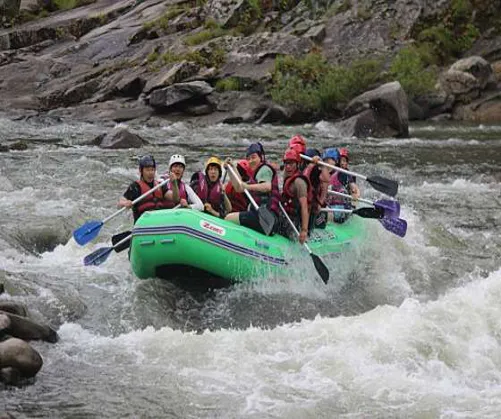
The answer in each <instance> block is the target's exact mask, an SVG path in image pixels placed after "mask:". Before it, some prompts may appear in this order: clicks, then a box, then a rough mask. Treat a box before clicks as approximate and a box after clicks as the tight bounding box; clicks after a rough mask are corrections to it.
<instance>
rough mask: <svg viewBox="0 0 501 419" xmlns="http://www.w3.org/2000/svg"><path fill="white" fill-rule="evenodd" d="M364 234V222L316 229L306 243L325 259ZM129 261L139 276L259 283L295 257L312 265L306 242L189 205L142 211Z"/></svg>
mask: <svg viewBox="0 0 501 419" xmlns="http://www.w3.org/2000/svg"><path fill="white" fill-rule="evenodd" d="M363 233H364V220H363V219H361V218H360V217H350V219H349V220H348V221H347V222H345V223H343V224H329V225H328V226H327V227H326V228H325V229H316V230H314V232H313V233H312V235H311V237H310V238H309V241H308V244H309V245H310V248H311V250H312V252H313V253H315V254H316V255H318V256H320V257H321V258H325V260H327V259H328V258H329V257H331V256H333V255H338V254H339V253H341V252H343V251H345V250H346V249H347V247H350V246H351V245H352V244H353V243H354V241H356V240H357V239H359V238H361V237H362V236H363ZM129 259H130V263H131V266H132V270H133V271H134V273H135V274H136V276H137V277H138V278H142V279H145V278H152V277H166V276H167V277H168V275H169V272H171V271H172V272H173V271H174V270H175V271H176V272H179V269H181V271H182V270H183V269H185V270H186V272H189V271H190V269H191V270H196V271H202V272H204V273H208V274H209V275H212V276H216V277H219V278H222V279H224V280H228V281H230V282H247V281H258V280H262V279H265V278H268V277H269V276H270V275H276V274H280V275H283V274H287V271H288V270H292V269H293V263H292V262H293V261H297V260H300V261H301V263H302V264H303V265H304V263H308V264H311V260H310V259H309V257H308V253H307V251H306V249H305V248H304V246H301V245H300V244H299V243H297V242H292V241H290V240H288V239H287V238H285V237H282V236H280V235H278V234H277V235H273V236H265V235H263V234H261V233H258V232H256V231H253V230H250V229H248V228H245V227H242V226H239V225H236V224H233V223H230V222H227V221H224V220H222V219H219V218H216V217H213V216H211V215H209V214H205V213H202V212H199V211H194V210H191V209H173V210H172V209H171V210H159V211H150V212H147V213H145V214H144V215H143V216H142V217H141V218H140V219H139V220H138V221H137V222H136V224H135V226H134V229H133V231H132V243H131V247H130V253H129Z"/></svg>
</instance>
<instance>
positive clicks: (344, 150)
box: [339, 148, 350, 160]
mask: <svg viewBox="0 0 501 419" xmlns="http://www.w3.org/2000/svg"><path fill="white" fill-rule="evenodd" d="M341 157H345V158H346V160H349V159H350V158H349V157H348V149H347V148H340V149H339V158H341Z"/></svg>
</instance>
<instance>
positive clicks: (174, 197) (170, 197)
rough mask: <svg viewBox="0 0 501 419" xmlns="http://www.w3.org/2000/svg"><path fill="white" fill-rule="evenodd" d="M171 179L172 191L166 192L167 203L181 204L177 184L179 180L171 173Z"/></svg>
mask: <svg viewBox="0 0 501 419" xmlns="http://www.w3.org/2000/svg"><path fill="white" fill-rule="evenodd" d="M169 177H170V182H169V183H170V185H171V189H168V190H167V192H165V195H164V198H165V199H166V200H167V201H171V202H174V204H179V186H178V184H177V178H176V176H175V175H174V174H173V173H172V172H170V173H169Z"/></svg>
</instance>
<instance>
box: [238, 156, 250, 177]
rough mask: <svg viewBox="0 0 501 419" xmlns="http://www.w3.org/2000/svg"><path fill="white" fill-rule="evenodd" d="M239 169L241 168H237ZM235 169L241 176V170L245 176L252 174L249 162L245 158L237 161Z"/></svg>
mask: <svg viewBox="0 0 501 419" xmlns="http://www.w3.org/2000/svg"><path fill="white" fill-rule="evenodd" d="M239 169H242V170H239ZM237 170H238V171H239V173H240V175H241V176H242V172H243V173H245V174H246V175H247V176H251V175H252V169H251V167H250V165H249V162H248V161H247V160H239V161H238V163H237Z"/></svg>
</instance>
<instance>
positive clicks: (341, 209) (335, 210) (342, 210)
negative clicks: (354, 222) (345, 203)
mask: <svg viewBox="0 0 501 419" xmlns="http://www.w3.org/2000/svg"><path fill="white" fill-rule="evenodd" d="M320 211H322V212H343V213H345V214H352V213H353V210H350V209H345V208H321V209H320Z"/></svg>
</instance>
